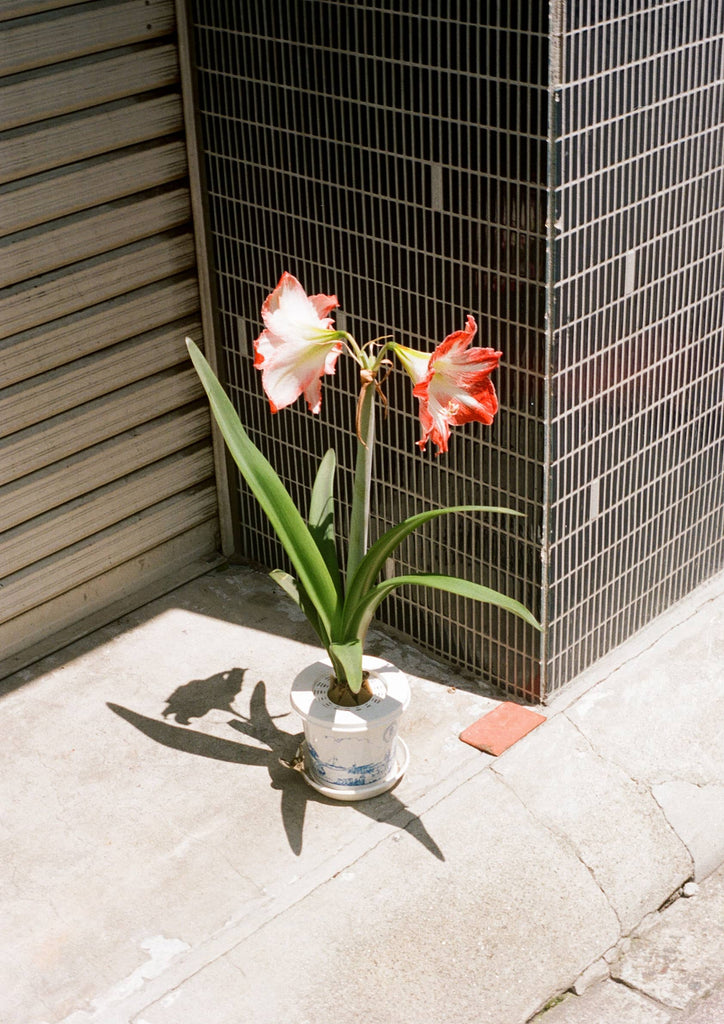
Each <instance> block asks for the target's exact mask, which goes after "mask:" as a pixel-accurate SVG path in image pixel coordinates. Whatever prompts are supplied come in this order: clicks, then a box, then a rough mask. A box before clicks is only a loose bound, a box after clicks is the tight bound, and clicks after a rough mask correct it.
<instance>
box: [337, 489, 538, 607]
mask: <svg viewBox="0 0 724 1024" xmlns="http://www.w3.org/2000/svg"><path fill="white" fill-rule="evenodd" d="M450 512H498V513H504V514H505V515H511V516H520V515H522V513H521V512H516V511H514V509H511V508H497V507H494V506H489V505H453V506H452V507H451V508H438V509H428V511H427V512H419V513H418V514H417V515H414V516H410V517H409V519H404V520H403V521H402V522H401V523H398V524H397V526H393V527H391V529H389V530H387V532H386V533H383V535H382V536H381V537H380V538H379V540H377V541H375V543H374V544H373V545H372V547H371V548H370V549H369V551H368V552H367V554H366V555H365V556H364V558H363V559H362V561H361V562H360V564H359V567H358V569H357V572H356V573H355V574H354V577H353V579H352V580H348V581H347V600H346V601H345V615H344V618H345V621H347V619H348V618H349V615H350V614H353V613H354V609H355V608H356V607H357V605H358V604H359V603H360V601H361V600H363V599H364V597H365V595H366V594H367V593H368V591H369V590H370V588H371V587H372V586H373V584H374V582H375V580H376V579H377V577H378V576H379V574H380V573H381V572H382V570H383V568H384V566H385V562H386V561H387V559H388V558H389V557H390V555H391V554H392V552H393V551H394V550H395V548H396V547H397V546H398V545H399V544H401V543H402V541H403V540H404V539H405V537H407V536H409V534H411V533H412V531H413V530H416V529H417V527H418V526H423V525H424V524H425V523H428V522H429V521H430V520H431V519H436V518H437V517H438V516H445V515H448V513H450ZM348 609H349V611H348Z"/></svg>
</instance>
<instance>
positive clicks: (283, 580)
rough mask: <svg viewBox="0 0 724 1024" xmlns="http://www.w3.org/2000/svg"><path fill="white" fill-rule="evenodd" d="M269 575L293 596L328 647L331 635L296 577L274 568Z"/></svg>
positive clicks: (323, 644) (293, 599)
mask: <svg viewBox="0 0 724 1024" xmlns="http://www.w3.org/2000/svg"><path fill="white" fill-rule="evenodd" d="M269 575H270V576H271V578H272V579H273V580H274V582H275V583H276V584H278V585H279V586H280V587H281V588H282V590H283V591H284V593H285V594H287V595H288V596H289V597H291V599H292V601H294V603H295V604H296V605H297V606H298V607H299V608H301V610H302V611H303V612H304V614H305V615H306V617H307V619H308V620H309V624H310V625H311V627H312V629H313V630H314V632H315V633H316V634H317V636H318V637H319V639H320V641H321V643H322V646H323V647H328V646H329V635H328V633H327V632H326V630H325V629H324V626H323V625H322V623H321V622H320V621H319V615H318V614H317V609H316V608H315V607H314V605H313V604H312V602H311V601H310V600H309V598H308V597H307V595H306V594H305V593H304V591H303V590H302V588H301V587H300V586H299V584H298V583H297V581H296V580H295V579H294V577H293V576H290V575H289V573H288V572H284V570H283V569H272V571H271V572H270V573H269Z"/></svg>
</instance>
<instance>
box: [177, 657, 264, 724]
mask: <svg viewBox="0 0 724 1024" xmlns="http://www.w3.org/2000/svg"><path fill="white" fill-rule="evenodd" d="M245 671H246V669H243V668H232V669H230V670H229V671H228V672H218V673H217V674H216V675H213V676H208V678H206V679H192V680H191V681H190V682H188V683H184V684H183V686H179V687H177V688H176V689H175V690H174V691H173V693H172V694H171V696H170V697H168V698H167V700H166V707H165V708H164V710H163V717H164V718H169V717H171V716H173V718H174V721H175V722H177V723H178V724H179V725H190V724H191V719H192V718H203V717H204V715H206V714H208V712H209V711H212V710H218V711H226V712H227V713H228V714H230V715H236V714H237V711H236V710H235V709H234V707H233V703H234V699H235V698H236V697H237V696H238V695H239V693H241V684H242V683H243V681H244V672H245Z"/></svg>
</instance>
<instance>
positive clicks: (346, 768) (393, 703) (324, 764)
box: [291, 655, 410, 800]
mask: <svg viewBox="0 0 724 1024" xmlns="http://www.w3.org/2000/svg"><path fill="white" fill-rule="evenodd" d="M363 668H364V671H365V672H368V673H369V683H370V687H371V689H372V692H373V697H372V698H371V699H370V700H368V701H367V702H366V703H365V704H361V705H360V706H359V707H352V708H343V707H340V706H339V705H338V704H333V703H332V701H331V700H330V699H329V696H328V693H327V691H328V689H329V683H330V679H331V677H332V667H331V664H330V662H329V661H326V660H320V661H317V662H315V663H314V664H313V665H309V666H308V667H307V668H305V669H304V670H303V671H302V672H300V673H299V675H298V676H297V678H296V679H295V680H294V683H293V684H292V692H291V703H292V707H293V708H294V710H295V711H296V712H297V714H298V715H299V717H300V718H301V719H302V723H303V725H304V740H305V742H304V776H305V778H306V780H307V782H309V784H310V785H311V786H313V787H314V788H315V789H316V790H318V791H319V792H321V793H324V794H325V795H326V796H331V797H332V798H333V799H336V800H362V799H366V798H368V797H371V796H377V795H378V794H379V793H384V792H385V791H386V790H388V789H391V788H392V786H394V785H396V783H397V782H399V780H400V779H401V778H402V776H403V774H404V772H405V769H406V767H407V761H408V753H407V747H406V746H405V744H404V743H403V741H402V740H401V739H400V738H399V736H398V734H397V733H398V727H399V721H400V717H401V715H402V713H403V711H404V710H405V709H406V708H407V706H408V704H409V703H410V687H409V685H408V682H407V677H406V676H405V675H404V674H403V673H402V672H400V671H399V670H398V669H397V668H395V666H394V665H391V664H390V663H389V662H386V661H383V660H382V659H381V658H373V657H370V656H367V655H365V657H364V660H363Z"/></svg>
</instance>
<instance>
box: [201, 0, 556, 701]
mask: <svg viewBox="0 0 724 1024" xmlns="http://www.w3.org/2000/svg"><path fill="white" fill-rule="evenodd" d="M497 6H498V5H480V4H479V3H477V2H465V0H457V2H446V3H444V4H443V3H432V4H423V5H420V4H418V3H414V4H413V3H399V2H395V3H394V4H393V3H387V2H380V0H367V2H362V3H353V4H351V3H340V2H328V0H297V2H295V3H288V2H287V0H271V2H267V3H264V4H229V3H226V2H224V0H217V2H211V0H205V2H203V3H201V2H196V3H194V4H192V20H193V23H194V36H195V39H194V42H195V47H196V57H197V65H198V72H197V73H198V90H199V110H200V117H201V127H202V134H203V138H204V140H205V143H204V145H205V170H206V175H207V181H208V191H209V196H208V201H209V215H210V225H211V235H212V245H213V251H214V256H215V260H216V272H217V282H216V283H217V288H218V293H219V312H220V334H221V340H222V346H223V349H224V352H225V356H226V369H227V373H228V380H229V382H230V384H231V388H232V391H233V393H234V396H235V400H236V402H237V405H238V406H239V407H240V408H241V410H242V411H243V417H244V419H245V421H246V423H247V424H249V425H250V426H251V428H252V432H253V434H254V436H255V438H256V439H257V440H258V441H262V443H265V444H267V451H268V454H269V456H270V458H271V459H272V461H273V463H274V464H275V466H276V467H277V469H279V470H280V471H281V472H282V475H283V476H284V478H285V482H286V483H288V484H289V485H290V486H291V488H292V490H293V492H295V494H296V495H297V496H298V497H300V498H301V499H302V500H305V498H306V494H307V491H308V484H309V480H310V476H311V472H312V468H313V465H314V462H315V460H316V459H317V458H318V456H319V455H320V454H321V453H323V451H324V450H325V449H326V448H327V447H328V446H330V445H332V444H334V445H336V446H337V448H338V457H339V459H340V461H341V463H342V466H343V470H342V473H341V477H340V485H341V490H342V493H343V495H346V496H348V495H349V493H350V486H351V469H352V466H353V455H354V439H353V437H352V433H351V431H350V425H351V424H352V423H353V416H354V402H355V397H354V395H355V381H354V380H351V379H350V378H349V376H347V375H345V373H344V370H343V369H342V368H340V369H339V370H338V377H337V380H336V381H335V382H334V384H333V385H331V386H330V384H329V383H328V384H326V385H325V387H324V392H323V393H324V399H323V403H324V404H323V409H322V416H321V419H319V420H317V419H313V418H312V417H311V416H310V415H309V414H308V413H306V412H305V411H304V409H303V407H302V403H299V407H298V408H295V409H293V410H284V411H283V413H280V414H279V416H277V417H274V418H272V417H271V416H270V415H269V412H268V406H267V404H266V400H265V399H264V398H263V396H262V393H261V388H260V382H259V379H258V374H257V373H255V372H254V371H253V370H252V363H251V358H250V352H251V342H252V339H253V338H254V337H255V336H256V334H257V333H258V332H259V309H260V306H261V302H262V301H263V299H264V297H265V296H266V294H267V293H268V292H269V291H270V290H271V288H272V287H273V285H274V284H276V281H277V280H278V278H279V276H280V274H281V272H282V270H285V269H287V270H289V271H291V272H292V273H294V274H295V275H296V276H297V277H298V278H299V279H300V280H301V281H302V283H303V284H304V285H305V287H306V288H307V289H308V290H309V291H310V292H318V291H322V292H328V293H336V294H337V295H338V296H339V298H340V302H341V304H342V308H343V310H344V311H345V315H346V327H347V329H348V330H350V331H351V332H352V333H353V334H354V335H355V336H356V337H357V338H358V340H360V341H366V340H368V339H370V338H374V337H376V336H378V335H383V334H389V333H395V334H396V336H397V337H398V338H400V339H401V340H405V341H406V342H407V343H409V344H412V345H419V346H421V347H425V348H427V349H431V348H432V347H434V345H435V344H436V343H438V342H439V341H441V340H442V339H443V338H444V337H445V335H447V334H448V333H450V332H451V331H452V330H458V329H461V328H462V327H463V326H464V323H465V316H466V314H467V313H472V314H473V315H475V316H476V318H477V319H478V321H479V327H480V332H481V336H482V339H483V341H482V343H483V344H489V345H492V346H494V347H498V348H500V349H502V350H503V351H504V353H505V365H504V367H503V368H502V369H501V371H500V372H499V373H498V375H497V379H496V385H497V387H498V390H499V393H500V396H501V412H500V415H499V417H498V420H497V422H496V424H495V425H494V426H493V428H492V429H485V428H482V427H481V426H480V425H473V426H472V427H466V428H462V429H457V430H456V436H455V438H454V440H453V443H452V445H451V451H450V453H449V455H448V456H443V457H441V458H439V459H436V458H435V457H434V456H433V455H432V447H433V446H431V448H430V449H429V450H428V453H427V454H426V455H424V456H423V455H422V454H420V452H419V450H418V449H417V447H416V445H415V441H416V439H417V438H418V437H419V425H418V423H417V419H416V408H415V406H416V401H415V400H414V399H413V397H412V394H411V389H410V388H409V387H408V383H407V379H406V378H404V374H402V372H399V373H398V374H396V375H395V379H392V378H391V379H390V381H389V382H388V385H389V398H390V404H391V405H392V407H393V409H394V411H393V413H392V414H391V415H390V416H389V418H388V419H387V421H386V423H385V424H384V425H383V426H382V429H381V433H382V444H381V445H379V446H378V452H379V459H378V463H377V466H376V474H375V488H376V490H375V498H374V508H373V514H374V523H373V529H375V530H379V529H381V528H384V527H387V526H388V525H391V524H392V523H393V522H397V521H399V519H400V518H402V517H404V516H406V515H409V514H412V513H413V512H415V511H420V510H421V509H422V508H424V507H428V506H429V505H431V504H432V505H444V504H448V503H449V504H455V503H467V502H480V503H482V504H495V505H500V504H502V505H511V506H513V507H515V508H518V509H520V510H522V511H523V512H525V513H526V515H527V520H526V521H525V522H524V523H519V522H518V521H514V520H512V519H511V520H509V521H505V522H503V521H501V520H500V519H498V520H497V521H491V522H488V523H485V524H483V523H481V520H480V518H477V519H476V518H474V517H469V518H466V519H461V520H459V521H458V522H457V523H455V522H453V521H452V520H450V521H449V522H448V523H447V524H446V525H445V527H441V526H440V524H437V526H436V527H435V528H431V529H430V530H429V531H427V532H426V533H424V534H423V535H421V536H420V537H418V538H416V539H414V540H411V541H410V543H409V544H408V546H407V548H405V549H403V551H402V554H401V559H400V563H399V565H398V566H396V567H395V568H396V571H403V572H404V571H406V570H408V569H409V570H412V569H413V568H415V569H417V570H424V569H429V568H432V567H436V568H438V569H439V570H442V571H449V572H456V573H460V574H464V575H466V576H468V577H470V578H472V579H476V580H479V581H482V582H485V583H487V584H490V585H493V586H496V587H500V588H501V589H504V590H506V591H507V592H509V593H512V594H514V595H515V596H517V597H518V598H520V599H522V600H524V601H525V602H526V603H528V604H529V605H531V606H533V607H534V606H536V604H537V602H538V595H539V592H540V582H541V581H540V569H539V560H538V555H537V548H538V542H537V539H536V533H537V530H539V528H540V523H541V517H542V465H541V454H542V443H543V432H542V419H541V416H542V411H541V405H540V393H541V376H542V369H543V363H544V335H543V325H544V298H545V294H544V281H545V273H544V271H545V215H546V210H545V203H546V151H547V146H546V132H547V116H548V115H547V103H548V101H547V86H546V84H545V82H544V81H543V78H542V76H543V75H544V74H545V75H547V26H546V24H545V21H544V20H543V17H542V14H541V10H540V9H539V8H538V7H536V5H533V9H529V5H528V3H524V2H522V0H519V2H517V3H512V4H510V5H508V4H506V5H501V6H505V7H506V8H507V10H506V11H504V12H502V13H500V12H497V13H496V12H495V11H494V8H495V7H497ZM488 7H489V10H488V9H487V8H488ZM481 9H482V10H483V15H482V20H481ZM337 319H338V321H339V317H338V318H337ZM340 362H341V361H340ZM403 378H404V379H403ZM340 425H341V426H342V427H343V431H340V429H339V428H340ZM340 434H341V436H342V442H341V445H340V444H339V438H340ZM267 435H268V442H267V441H266V436H267ZM239 502H240V520H241V523H242V524H243V526H242V530H241V535H240V550H241V551H242V552H243V554H245V555H246V556H248V557H251V558H253V559H257V560H258V561H260V562H262V563H264V564H267V565H268V564H276V563H277V562H279V560H280V558H281V555H280V553H279V552H278V550H277V549H276V546H275V544H274V542H273V540H272V539H271V538H270V537H269V534H268V530H267V527H266V525H265V523H264V521H263V520H262V519H261V518H260V517H259V515H258V513H257V511H256V508H255V507H254V505H253V503H252V502H250V501H249V499H248V497H247V495H246V494H245V493H244V492H242V493H241V494H240V495H239ZM383 618H385V620H386V621H387V623H388V624H390V625H392V626H393V627H396V628H397V629H399V630H401V631H402V632H403V633H405V634H408V635H411V636H414V637H415V638H416V639H417V640H418V641H419V642H420V643H421V644H422V645H424V646H426V647H427V648H429V649H431V650H432V651H435V652H438V653H439V654H442V655H444V656H445V657H447V658H448V659H450V660H452V661H453V662H455V663H457V664H458V665H460V666H462V667H464V668H466V669H469V670H471V671H474V672H476V673H478V674H480V673H485V674H487V675H490V676H492V677H493V678H495V679H496V681H498V682H499V683H500V684H502V685H504V686H505V687H506V688H508V689H509V690H510V691H511V692H515V693H519V694H521V695H523V696H525V695H528V696H531V695H533V694H534V693H535V690H536V688H537V685H538V682H537V676H538V671H539V670H538V663H539V650H538V647H539V640H538V638H537V637H536V636H534V635H529V634H528V632H527V627H523V626H521V625H520V624H519V623H518V622H517V620H513V619H512V617H509V616H507V615H503V614H502V613H498V614H495V613H490V612H485V611H483V612H482V613H481V610H480V607H479V606H475V605H468V604H466V603H465V602H462V601H459V600H456V599H454V598H446V597H445V596H444V595H435V594H432V593H431V592H421V591H417V592H412V591H410V592H409V593H406V594H403V595H402V596H400V597H398V598H396V599H395V598H393V599H390V600H388V602H387V603H386V605H385V606H384V609H383ZM530 632H531V633H532V631H530Z"/></svg>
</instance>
